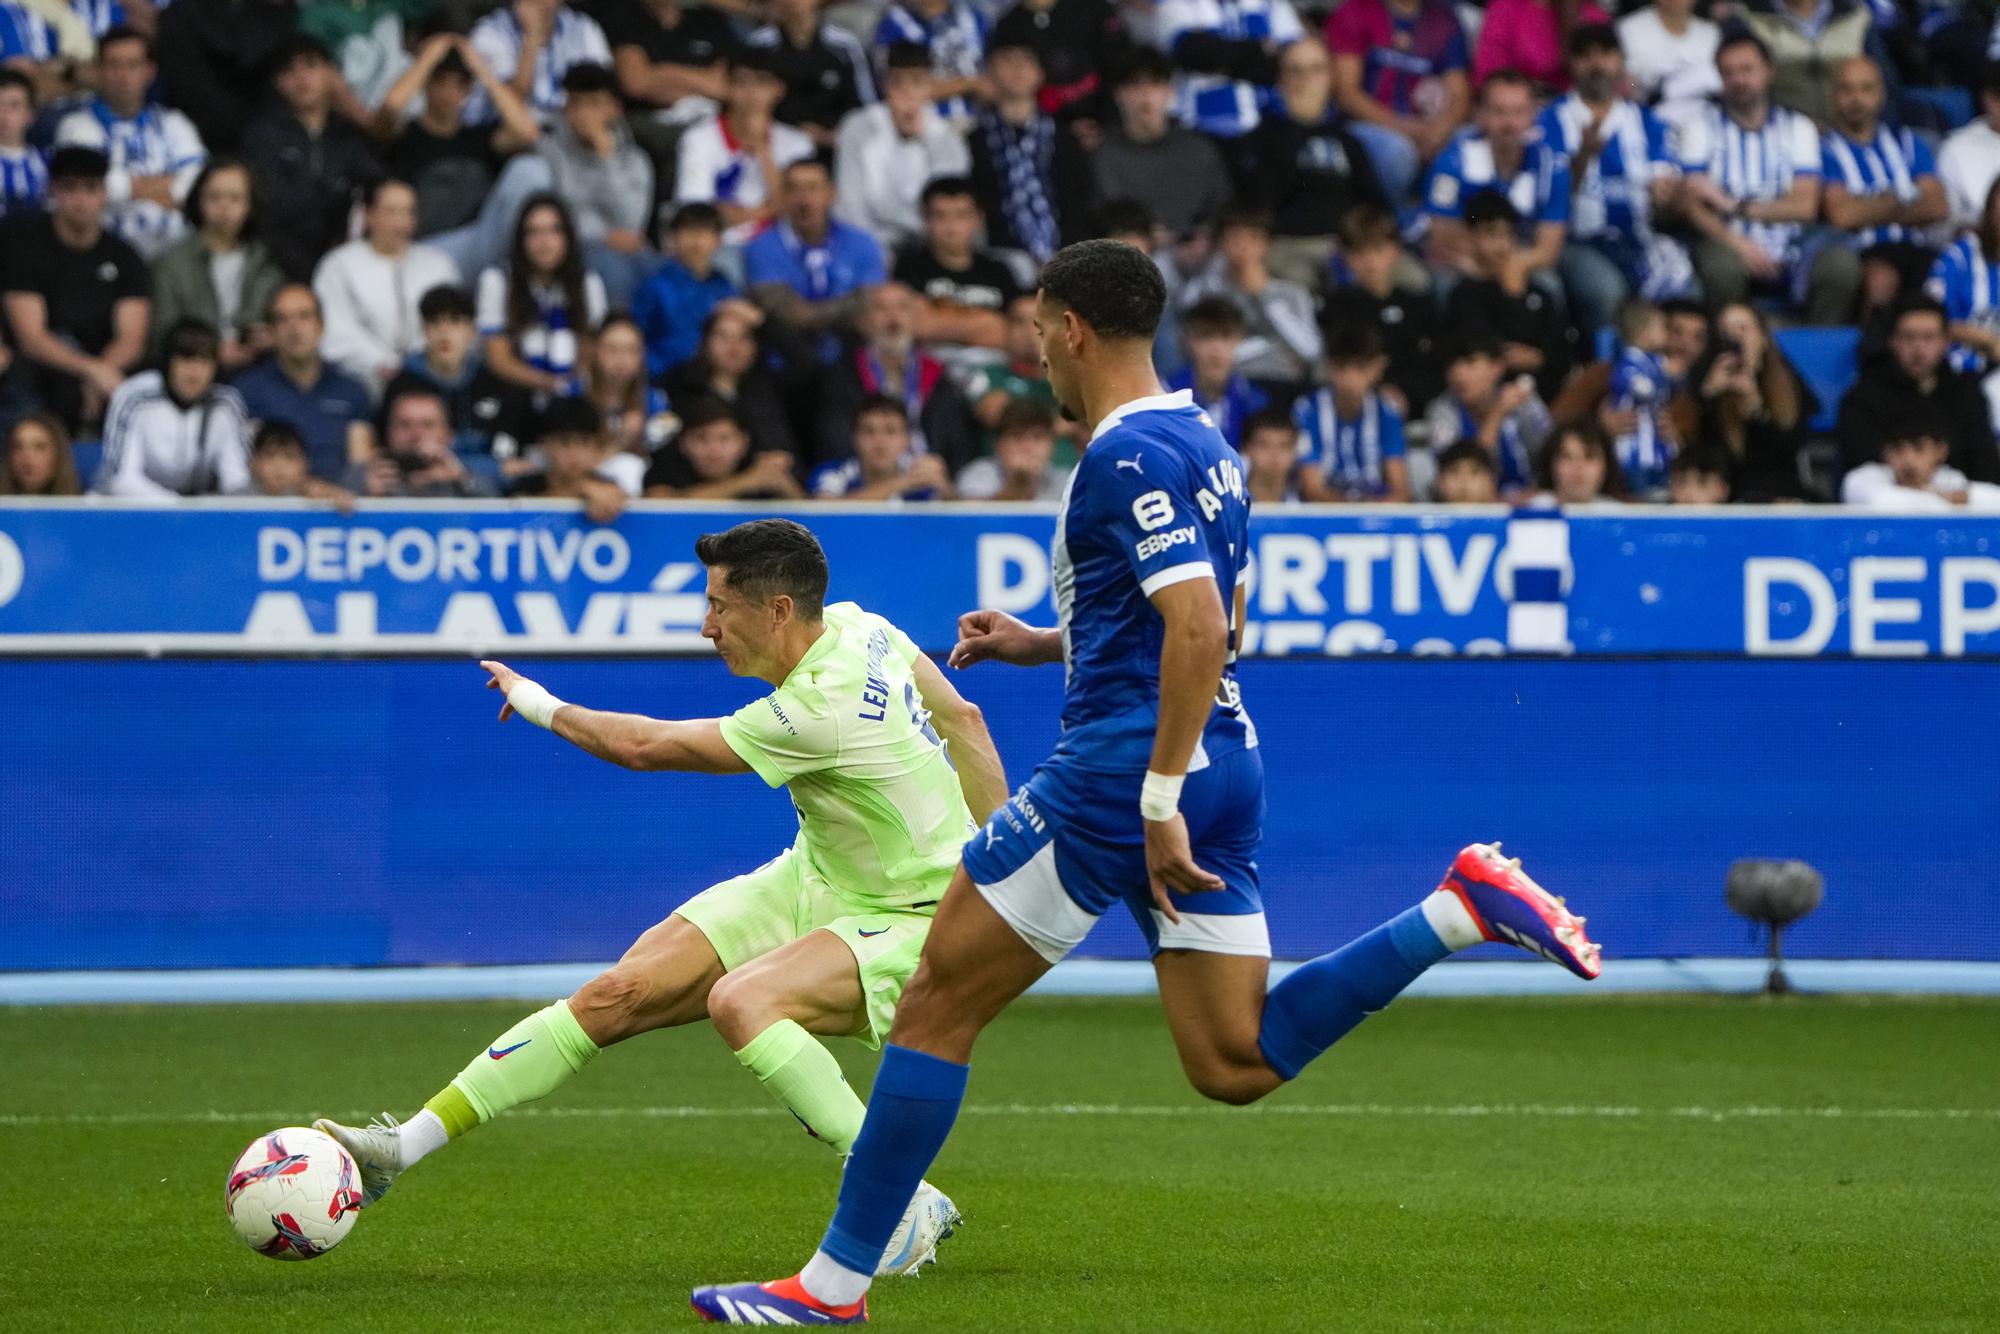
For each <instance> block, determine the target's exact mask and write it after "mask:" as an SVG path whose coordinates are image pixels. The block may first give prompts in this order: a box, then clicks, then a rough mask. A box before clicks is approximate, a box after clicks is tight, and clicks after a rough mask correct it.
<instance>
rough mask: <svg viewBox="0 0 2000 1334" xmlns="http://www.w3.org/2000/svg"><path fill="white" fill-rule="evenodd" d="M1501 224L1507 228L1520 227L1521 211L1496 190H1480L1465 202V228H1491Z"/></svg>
mask: <svg viewBox="0 0 2000 1334" xmlns="http://www.w3.org/2000/svg"><path fill="white" fill-rule="evenodd" d="M1495 224H1503V225H1505V226H1507V227H1509V228H1514V227H1519V226H1520V225H1521V210H1520V209H1518V208H1515V207H1514V201H1513V200H1511V199H1509V198H1507V196H1506V195H1504V194H1502V193H1501V192H1500V191H1498V190H1481V191H1479V193H1477V194H1475V195H1473V196H1472V198H1470V199H1468V200H1466V201H1465V225H1466V226H1467V227H1491V226H1494V225H1495Z"/></svg>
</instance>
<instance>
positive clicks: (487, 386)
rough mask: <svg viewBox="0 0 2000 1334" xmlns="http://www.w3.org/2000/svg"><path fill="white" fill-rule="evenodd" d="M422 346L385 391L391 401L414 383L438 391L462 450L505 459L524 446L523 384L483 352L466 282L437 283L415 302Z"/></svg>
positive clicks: (525, 408)
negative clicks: (497, 369) (510, 379)
mask: <svg viewBox="0 0 2000 1334" xmlns="http://www.w3.org/2000/svg"><path fill="white" fill-rule="evenodd" d="M417 315H418V318H419V319H420V320H421V321H422V322H423V329H424V347H423V351H421V352H412V353H411V354H410V355H409V356H408V357H406V358H404V360H403V369H402V370H401V371H400V372H399V373H398V374H397V376H396V378H395V379H393V380H391V381H389V385H388V387H387V388H386V389H384V390H383V391H382V401H383V402H385V403H386V402H388V401H390V400H391V399H394V398H395V397H397V396H398V395H399V394H404V393H407V392H409V391H410V390H411V389H413V388H417V387H423V388H427V389H431V390H434V391H436V392H437V393H438V394H439V395H441V396H442V397H443V398H444V402H445V411H446V415H447V416H448V417H449V418H450V420H451V447H452V448H453V449H455V450H457V451H458V452H459V453H461V454H473V455H481V454H485V455H491V456H492V457H493V458H495V459H497V460H499V461H500V462H501V463H502V464H503V465H504V464H505V463H507V462H508V461H509V460H512V459H514V458H515V456H516V455H517V454H519V452H520V437H521V436H522V435H523V434H524V433H525V431H524V423H525V421H526V417H527V411H528V396H527V393H526V391H525V390H522V389H520V388H518V387H516V386H514V385H511V384H509V383H507V382H506V381H505V380H502V379H501V378H500V377H499V376H497V375H495V374H494V373H493V370H492V368H491V367H490V366H488V365H487V364H486V359H485V358H484V357H482V356H481V355H480V353H479V344H478V337H479V335H478V333H477V331H476V330H475V328H474V325H473V318H472V316H473V308H472V298H471V297H470V296H468V295H467V294H466V291H465V289H464V288H462V287H433V288H432V289H431V290H430V291H428V292H426V293H424V299H423V300H422V301H420V302H418V303H417Z"/></svg>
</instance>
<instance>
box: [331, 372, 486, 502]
mask: <svg viewBox="0 0 2000 1334" xmlns="http://www.w3.org/2000/svg"><path fill="white" fill-rule="evenodd" d="M347 486H348V487H349V488H350V489H352V490H354V491H357V492H360V493H361V494H363V495H368V496H374V497H377V498H381V497H387V496H395V497H399V498H401V497H409V498H417V499H424V500H477V499H482V498H484V497H487V496H492V495H496V494H498V491H499V488H498V487H497V486H496V485H494V483H493V481H492V480H491V479H490V478H489V477H487V476H485V475H484V474H481V473H477V472H474V471H472V470H471V469H470V468H468V467H466V466H465V460H463V459H462V458H460V457H459V455H458V452H457V451H456V450H454V449H453V448H452V447H451V417H450V414H449V412H448V410H447V408H446V406H445V401H444V395H442V394H440V393H438V392H437V390H435V389H431V388H429V387H427V386H424V385H416V384H413V385H411V386H409V387H408V388H406V389H405V390H404V391H403V392H402V393H400V394H398V395H396V396H395V397H394V398H391V399H389V400H388V401H387V402H386V403H385V404H384V405H383V407H382V448H381V450H380V451H378V452H377V453H376V454H375V456H374V457H373V458H371V459H369V460H368V461H367V462H365V463H357V464H355V465H354V466H353V467H352V468H350V469H349V470H348V474H347Z"/></svg>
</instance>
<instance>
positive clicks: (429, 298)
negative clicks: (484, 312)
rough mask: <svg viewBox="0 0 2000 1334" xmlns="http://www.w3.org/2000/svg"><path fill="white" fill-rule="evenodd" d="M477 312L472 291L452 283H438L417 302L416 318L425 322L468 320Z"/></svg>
mask: <svg viewBox="0 0 2000 1334" xmlns="http://www.w3.org/2000/svg"><path fill="white" fill-rule="evenodd" d="M477 314H478V308H477V307H476V306H474V305H473V304H472V293H470V292H468V291H466V290H465V289H464V288H463V287H459V286H457V285H455V284H452V283H439V284H438V285H437V286H436V287H433V288H432V289H431V290H430V291H428V292H425V293H424V295H423V298H422V299H421V300H419V301H418V302H417V318H418V319H420V320H422V321H423V322H424V323H425V324H436V323H437V322H438V321H439V320H469V319H472V318H474V317H475V316H476V315H477Z"/></svg>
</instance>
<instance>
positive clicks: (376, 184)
mask: <svg viewBox="0 0 2000 1334" xmlns="http://www.w3.org/2000/svg"><path fill="white" fill-rule="evenodd" d="M399 185H400V186H402V187H403V188H404V189H405V190H408V191H409V192H410V195H411V197H412V198H414V197H415V196H416V193H417V187H416V186H415V185H413V184H412V183H410V182H409V181H406V180H404V179H403V178H402V177H401V176H383V177H379V178H377V179H376V180H373V181H370V182H369V183H368V184H367V186H366V187H364V188H363V189H362V191H361V203H362V206H363V207H365V208H374V207H375V206H376V205H377V204H379V203H381V202H382V192H383V191H385V190H388V189H391V188H393V187H395V186H399Z"/></svg>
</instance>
